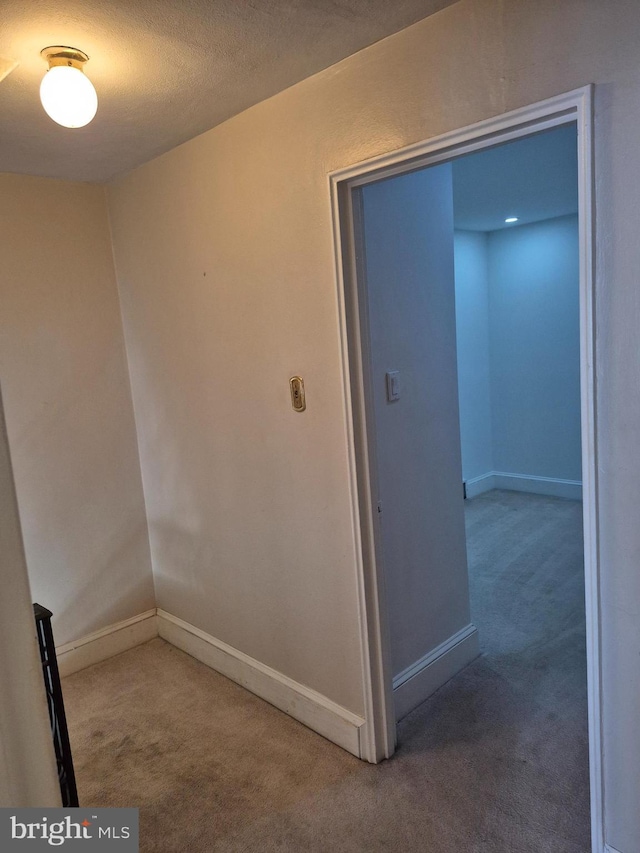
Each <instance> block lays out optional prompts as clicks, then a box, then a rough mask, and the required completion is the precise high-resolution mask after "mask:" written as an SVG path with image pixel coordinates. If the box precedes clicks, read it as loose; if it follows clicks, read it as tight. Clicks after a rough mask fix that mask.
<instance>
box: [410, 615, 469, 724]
mask: <svg viewBox="0 0 640 853" xmlns="http://www.w3.org/2000/svg"><path fill="white" fill-rule="evenodd" d="M479 654H480V647H479V643H478V629H477V628H476V627H475V625H467V626H466V627H465V628H463V629H462V630H461V631H458V632H457V633H456V634H453V636H451V637H449V639H448V640H445V642H444V643H441V644H440V645H439V646H437V647H436V648H435V649H433V651H431V652H429V653H428V654H426V655H424V657H422V658H420V660H417V661H416V662H415V663H413V664H411V666H409V667H407V669H405V670H403V671H402V672H401V673H399V674H398V675H396V676H394V679H393V700H394V704H395V709H396V720H401V719H402V718H403V717H405V716H406V715H407V714H408V713H409V712H410V711H413V709H414V708H417V707H418V705H420V704H422V702H424V701H425V699H428V698H429V696H431V694H432V693H435V691H436V690H437V689H438V688H439V687H442V685H443V684H445V683H446V682H447V681H449V679H450V678H453V676H454V675H456V673H458V672H459V671H460V670H461V669H462V668H463V667H464V666H466V665H467V664H468V663H471V661H472V660H474V658H477V657H478V655H479Z"/></svg>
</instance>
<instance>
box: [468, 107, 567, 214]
mask: <svg viewBox="0 0 640 853" xmlns="http://www.w3.org/2000/svg"><path fill="white" fill-rule="evenodd" d="M576 133H577V131H576V126H575V124H567V125H563V126H561V127H559V128H557V129H555V130H548V131H545V132H544V133H539V134H537V135H535V136H527V137H525V138H524V139H520V140H518V141H516V142H508V143H506V144H504V145H499V146H497V147H496V148H489V149H488V150H487V151H480V152H478V153H477V154H469V155H468V156H466V157H461V158H460V159H459V160H454V162H453V210H454V218H455V225H456V228H463V229H467V230H469V231H495V230H498V229H500V228H505V227H506V228H509V227H513V226H512V225H511V226H509V225H506V223H505V221H504V220H505V218H506V217H507V216H517V217H518V225H526V224H527V223H529V222H540V221H541V220H543V219H552V218H553V217H555V216H565V215H567V214H569V213H576V212H577V210H578V144H577V136H576Z"/></svg>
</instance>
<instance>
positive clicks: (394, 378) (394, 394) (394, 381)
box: [387, 370, 400, 403]
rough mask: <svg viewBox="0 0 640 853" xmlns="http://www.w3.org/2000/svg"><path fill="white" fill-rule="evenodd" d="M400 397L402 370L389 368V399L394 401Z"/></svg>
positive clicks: (391, 401)
mask: <svg viewBox="0 0 640 853" xmlns="http://www.w3.org/2000/svg"><path fill="white" fill-rule="evenodd" d="M399 399H400V371H399V370H387V400H388V401H389V402H390V403H393V402H394V400H399Z"/></svg>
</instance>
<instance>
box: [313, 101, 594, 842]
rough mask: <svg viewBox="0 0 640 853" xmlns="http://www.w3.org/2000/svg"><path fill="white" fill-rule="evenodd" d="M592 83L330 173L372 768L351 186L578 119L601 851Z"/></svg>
mask: <svg viewBox="0 0 640 853" xmlns="http://www.w3.org/2000/svg"><path fill="white" fill-rule="evenodd" d="M592 115H593V110H592V86H585V87H582V88H580V89H576V90H574V91H571V92H567V93H565V94H561V95H557V96H555V97H552V98H549V99H547V100H545V101H541V102H538V103H536V104H532V105H530V106H526V107H522V108H520V109H516V110H513V111H511V112H508V113H504V114H502V115H500V116H496V117H494V118H490V119H487V120H485V121H480V122H478V123H476V124H473V125H470V126H468V127H465V128H462V129H460V130H455V131H452V132H449V133H445V134H443V135H441V136H438V137H434V138H432V139H429V140H425V141H422V142H418V143H416V144H413V145H409V146H407V147H405V148H402V149H399V150H397V151H392V152H389V153H386V154H382V155H380V156H378V157H374V158H372V159H370V160H366V161H364V162H362V163H357V164H355V165H352V166H349V167H346V168H343V169H339V170H336V171H334V172H332V173H330V174H329V189H330V195H331V206H332V214H333V243H334V253H335V265H336V279H337V297H338V309H339V319H340V345H341V357H342V377H343V400H344V406H345V421H346V422H345V427H346V433H347V445H348V462H349V487H350V497H351V521H352V527H353V532H354V543H355V554H354V557H355V564H356V579H357V589H358V603H359V629H360V639H361V663H362V683H363V688H364V699H365V724H364V725H363V726H362V728H361V735H360V744H361V757H362V758H363V759H364V760H366V761H370V762H373V763H375V762H378V761H381V760H382V759H383V758H388V757H390V756H391V755H393V752H394V750H395V731H396V724H395V714H394V710H393V692H392V686H391V682H392V679H391V675H392V674H391V667H390V654H389V647H390V642H389V633H388V625H387V613H386V606H385V591H384V577H383V573H382V567H381V555H380V553H379V545H378V544H377V540H378V539H379V537H377V536H376V535H375V527H376V516H377V505H376V495H377V490H376V489H375V466H374V465H373V463H372V457H371V456H370V452H371V447H372V446H375V444H374V442H375V436H374V434H373V418H372V413H371V412H370V411H369V410H368V403H367V399H370V395H368V394H367V382H368V358H369V349H368V340H367V328H368V322H367V317H366V300H364V299H362V293H361V290H362V288H361V287H358V273H359V269H358V265H359V261H360V259H361V258H362V253H363V247H362V246H361V245H357V243H356V241H357V240H358V239H359V238H358V234H359V233H360V229H358V228H357V223H358V220H359V218H360V209H359V198H358V196H359V194H358V193H354V192H353V190H354V189H356V188H357V187H361V186H364V185H365V184H368V183H372V182H374V181H377V180H380V179H382V178H388V177H391V176H393V175H399V174H403V173H405V172H409V171H415V170H416V169H421V168H424V167H425V166H431V165H435V164H436V163H439V162H443V161H447V160H451V159H453V158H455V157H458V156H460V155H462V154H468V153H471V152H474V151H479V150H481V149H483V148H487V147H491V146H494V145H496V144H498V143H503V142H507V141H510V140H515V139H518V138H521V137H524V136H530V135H532V134H535V133H537V132H540V131H542V130H546V129H550V128H553V127H556V126H559V125H562V124H567V123H571V122H576V124H577V130H578V222H579V253H580V387H581V395H580V396H581V433H582V483H583V528H584V556H585V610H586V622H587V674H588V713H589V768H590V781H591V839H592V850H593V851H594V853H600V851H602V850H603V849H604V826H603V800H604V783H603V766H602V686H601V680H602V679H601V666H602V664H601V629H600V611H601V607H600V553H599V495H598V476H597V472H598V465H597V449H598V447H597V422H596V371H595V345H596V329H595V293H594V287H595V276H594V236H593V235H594V224H595V223H594V219H595V216H594V204H593V148H592V120H593V119H592Z"/></svg>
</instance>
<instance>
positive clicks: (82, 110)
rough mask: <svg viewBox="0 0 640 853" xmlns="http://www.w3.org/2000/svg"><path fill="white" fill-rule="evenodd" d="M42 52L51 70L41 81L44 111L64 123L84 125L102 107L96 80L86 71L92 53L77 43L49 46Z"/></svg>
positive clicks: (64, 124) (77, 125) (65, 124)
mask: <svg viewBox="0 0 640 853" xmlns="http://www.w3.org/2000/svg"><path fill="white" fill-rule="evenodd" d="M40 55H41V56H42V57H43V58H44V59H46V61H47V62H48V63H49V70H48V71H47V73H46V74H45V75H44V77H43V78H42V83H41V84H40V100H41V101H42V106H43V107H44V111H45V112H46V114H47V115H48V116H49V118H52V119H53V120H54V121H55V122H57V123H58V124H61V125H62V126H63V127H84V126H85V124H89V122H90V121H91V119H92V118H93V117H94V115H95V114H96V110H97V109H98V96H97V95H96V90H95V89H94V88H93V83H92V82H91V80H89V78H88V77H87V76H86V75H85V73H84V69H83V66H84V63H85V62H87V60H88V59H89V57H88V56H87V54H86V53H83V52H82V51H81V50H78V49H77V48H75V47H65V46H64V45H54V46H52V47H45V48H44V50H41V51H40Z"/></svg>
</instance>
